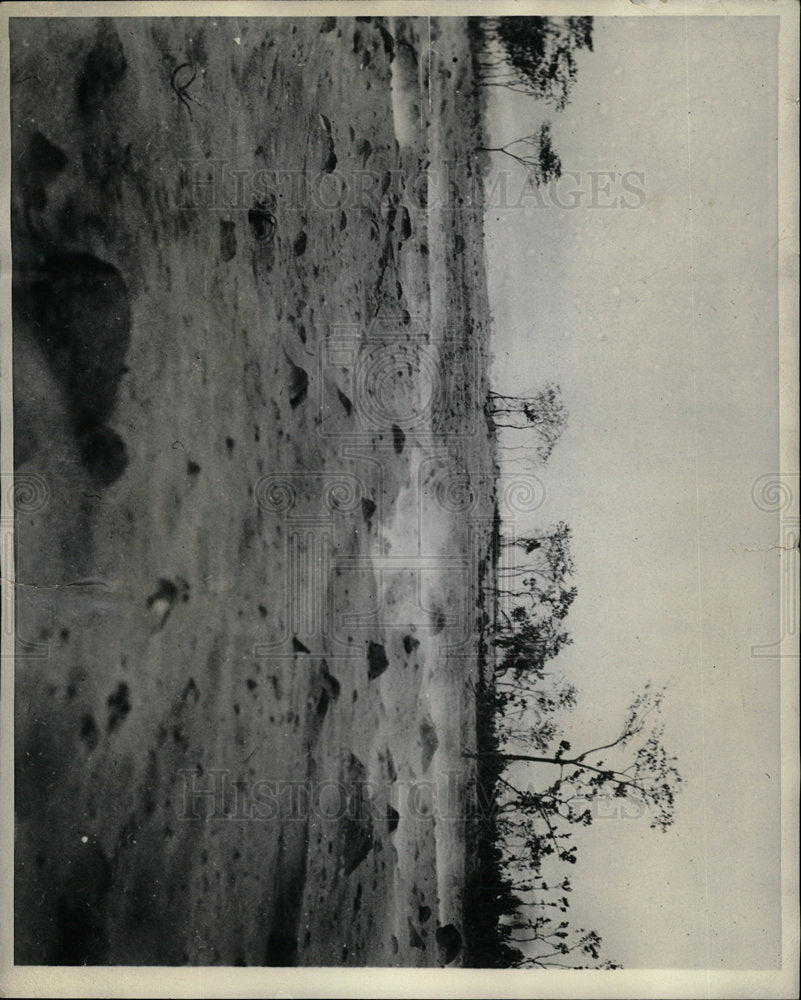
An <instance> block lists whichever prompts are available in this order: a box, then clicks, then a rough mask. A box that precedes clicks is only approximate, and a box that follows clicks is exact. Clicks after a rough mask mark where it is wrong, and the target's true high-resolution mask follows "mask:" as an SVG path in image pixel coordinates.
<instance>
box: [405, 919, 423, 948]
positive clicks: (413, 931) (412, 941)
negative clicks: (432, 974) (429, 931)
mask: <svg viewBox="0 0 801 1000" xmlns="http://www.w3.org/2000/svg"><path fill="white" fill-rule="evenodd" d="M407 919H408V922H409V945H410V947H412V948H418V949H419V950H420V951H425V950H426V943H425V941H424V940H423V939H422V938H421V937H420V934H419V932H418V930H417V928H416V927H415V926H414V924H413V923H412V918H411V917H408V918H407Z"/></svg>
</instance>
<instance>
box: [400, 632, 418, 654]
mask: <svg viewBox="0 0 801 1000" xmlns="http://www.w3.org/2000/svg"><path fill="white" fill-rule="evenodd" d="M419 646H420V640H419V639H415V637H414V636H413V635H405V636H404V637H403V648H404V650H405V651H406V655H407V656H411V655H412V653H413V652H414V651H415V650H416V649H417V648H418V647H419Z"/></svg>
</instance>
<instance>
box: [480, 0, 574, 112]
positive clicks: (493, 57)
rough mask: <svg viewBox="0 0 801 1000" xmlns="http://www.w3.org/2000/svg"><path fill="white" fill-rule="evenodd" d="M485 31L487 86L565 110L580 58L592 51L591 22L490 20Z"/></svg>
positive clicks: (571, 19) (484, 74) (483, 69)
mask: <svg viewBox="0 0 801 1000" xmlns="http://www.w3.org/2000/svg"><path fill="white" fill-rule="evenodd" d="M482 27H483V31H484V38H485V49H486V50H485V52H484V55H483V57H482V59H481V64H480V65H481V72H482V78H483V82H484V84H485V85H487V86H495V87H508V88H509V89H510V90H514V91H518V92H520V93H524V94H530V95H531V96H532V97H536V98H540V99H541V100H544V101H547V102H548V103H550V104H553V105H554V106H555V107H556V109H557V110H558V111H561V110H563V109H564V108H565V106H566V105H567V103H568V101H569V100H570V91H571V89H572V87H573V84H574V83H575V81H576V76H577V73H578V65H577V62H576V54H577V52H579V51H580V50H581V49H587V50H588V51H590V52H591V51H592V32H593V19H592V17H495V18H492V17H491V18H485V19H484V20H483V25H482Z"/></svg>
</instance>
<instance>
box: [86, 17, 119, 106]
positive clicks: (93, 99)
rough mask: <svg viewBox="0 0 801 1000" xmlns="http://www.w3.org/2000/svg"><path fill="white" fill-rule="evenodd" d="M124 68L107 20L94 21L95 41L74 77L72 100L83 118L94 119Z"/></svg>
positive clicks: (114, 33)
mask: <svg viewBox="0 0 801 1000" xmlns="http://www.w3.org/2000/svg"><path fill="white" fill-rule="evenodd" d="M127 68H128V63H127V62H126V59H125V54H124V52H123V50H122V42H121V41H120V36H119V35H118V34H117V32H116V30H115V28H114V23H113V21H112V20H111V19H110V18H102V19H100V20H99V21H98V29H97V37H96V39H95V44H94V45H93V46H92V48H91V50H90V52H89V55H88V56H87V57H86V62H85V63H84V66H83V72H82V73H81V75H80V76H79V77H78V86H77V88H76V92H75V99H76V101H77V103H78V108H79V109H80V110H81V111H82V112H83V114H85V115H96V114H97V112H98V111H99V110H100V108H101V107H102V106H103V105H104V104H105V103H106V101H107V99H108V98H109V97H110V96H111V94H112V93H113V91H114V90H115V88H116V87H117V85H118V84H119V82H120V80H121V79H122V77H123V75H124V74H125V70H126V69H127Z"/></svg>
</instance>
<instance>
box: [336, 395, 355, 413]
mask: <svg viewBox="0 0 801 1000" xmlns="http://www.w3.org/2000/svg"><path fill="white" fill-rule="evenodd" d="M337 398H338V399H339V401H340V403H341V404H342V409H343V410H344V411H345V413H347V415H348V416H350V415H351V413H352V412H353V403H351V401H350V400H349V399H348V397H347V396H346V395H345V393H344V392H343V391H342V390H341V389H337Z"/></svg>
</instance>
